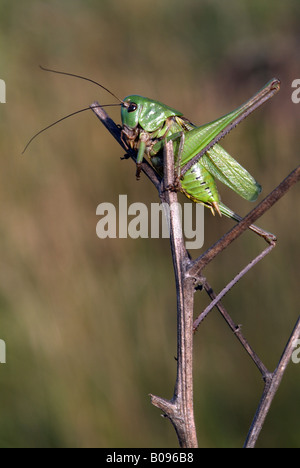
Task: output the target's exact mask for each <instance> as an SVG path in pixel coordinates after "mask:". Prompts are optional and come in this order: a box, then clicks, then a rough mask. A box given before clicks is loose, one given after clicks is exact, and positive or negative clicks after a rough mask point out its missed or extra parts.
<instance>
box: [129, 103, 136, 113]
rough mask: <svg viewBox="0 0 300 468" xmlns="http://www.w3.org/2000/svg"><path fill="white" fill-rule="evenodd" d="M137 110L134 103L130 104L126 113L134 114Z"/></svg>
mask: <svg viewBox="0 0 300 468" xmlns="http://www.w3.org/2000/svg"><path fill="white" fill-rule="evenodd" d="M136 110H137V104H136V103H135V102H131V103H130V104H129V106H128V108H127V111H128V112H134V111H136Z"/></svg>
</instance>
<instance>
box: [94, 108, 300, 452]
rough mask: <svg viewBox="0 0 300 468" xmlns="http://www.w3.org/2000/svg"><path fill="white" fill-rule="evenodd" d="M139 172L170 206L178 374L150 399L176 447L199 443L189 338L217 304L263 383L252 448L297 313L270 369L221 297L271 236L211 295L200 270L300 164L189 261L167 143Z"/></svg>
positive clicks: (278, 194)
mask: <svg viewBox="0 0 300 468" xmlns="http://www.w3.org/2000/svg"><path fill="white" fill-rule="evenodd" d="M91 109H92V111H93V112H94V113H95V114H96V116H97V117H98V118H99V119H100V121H101V122H102V123H103V125H104V126H105V127H106V128H107V129H108V130H109V132H110V133H111V134H112V135H113V136H114V138H115V139H116V140H117V141H118V143H119V144H120V145H121V147H122V148H123V149H125V150H126V151H127V153H128V155H129V157H131V158H132V159H133V160H134V161H135V158H136V155H135V152H134V151H131V150H128V149H127V148H125V145H124V142H123V141H122V138H121V130H120V128H119V127H118V126H117V125H116V124H115V123H114V122H113V121H112V120H111V119H110V117H109V116H108V115H107V114H106V112H105V111H104V109H103V108H101V107H100V104H99V103H98V102H94V103H93V104H92V105H91ZM141 170H142V171H143V172H144V173H145V174H146V176H147V177H148V178H149V179H150V180H151V182H152V183H153V184H154V186H155V187H156V188H157V190H158V193H159V197H160V199H161V201H162V202H164V203H167V204H169V206H170V243H171V252H172V259H173V267H174V273H175V282H176V292H177V377H176V383H175V388H174V394H173V397H172V399H171V400H167V399H164V398H162V397H159V396H155V395H150V397H151V402H152V404H153V405H154V406H156V407H158V408H159V409H160V410H161V411H163V413H164V416H166V417H167V418H168V419H170V421H171V423H172V424H173V426H174V428H175V431H176V434H177V437H178V441H179V445H180V447H182V448H196V447H198V442H197V436H196V427H195V421H194V410H193V337H194V333H195V331H196V330H197V328H198V327H199V325H200V323H201V322H202V321H203V320H204V318H205V317H206V316H207V315H208V313H209V312H210V311H211V310H212V309H213V308H214V307H216V308H217V309H218V311H219V312H220V313H221V315H222V316H223V318H224V319H225V321H226V322H227V324H228V326H229V327H230V328H231V330H232V331H233V333H234V336H236V338H237V339H238V340H239V341H240V343H241V344H242V346H243V347H244V349H245V350H246V352H247V353H248V354H249V356H250V357H251V359H252V360H253V362H254V363H255V365H256V366H257V368H258V370H259V371H260V373H261V375H262V378H263V380H264V382H265V386H264V391H263V394H262V397H261V400H260V403H259V405H258V409H257V412H256V414H255V416H254V419H253V422H252V424H251V427H250V430H249V433H248V435H247V438H246V441H245V445H244V446H245V447H254V446H255V444H256V441H257V438H258V436H259V433H260V431H261V428H262V426H263V423H264V421H265V418H266V416H267V414H268V411H269V409H270V405H271V402H272V400H273V398H274V396H275V393H276V391H277V389H278V387H279V384H280V382H281V379H282V377H283V374H284V372H285V370H286V367H287V365H288V362H289V361H290V359H291V355H292V352H293V349H294V342H295V340H297V339H298V338H299V337H300V317H299V318H298V320H297V323H296V325H295V328H294V330H293V332H292V334H291V336H290V338H289V340H288V343H287V345H286V348H285V350H284V352H283V354H282V356H281V358H280V360H279V363H278V366H277V367H276V369H275V370H274V372H270V371H269V370H268V369H267V368H266V366H265V365H264V363H263V362H262V361H261V359H260V358H259V357H258V356H257V354H256V353H255V351H254V350H253V349H252V347H251V346H250V344H249V343H248V342H247V340H246V338H245V337H244V336H243V334H242V332H241V327H240V326H239V325H236V324H235V323H234V321H233V320H232V319H231V317H230V315H229V313H228V312H227V311H226V309H225V307H224V306H223V304H222V302H221V299H222V298H223V297H224V296H225V294H226V293H227V292H228V291H229V290H230V289H231V288H232V287H233V285H234V284H236V282H237V281H238V280H239V279H240V278H241V277H242V276H244V275H245V274H246V273H247V272H248V271H249V270H250V269H251V268H252V267H253V266H254V265H256V264H257V263H258V262H259V261H260V260H262V259H263V258H264V257H265V256H266V255H267V254H268V253H269V252H270V251H271V250H272V249H273V248H274V247H275V245H276V238H275V237H274V238H272V237H269V238H266V241H267V242H268V246H267V247H266V248H265V249H264V250H263V251H262V252H261V254H259V255H258V256H257V257H256V258H255V259H254V260H253V261H252V262H250V263H249V264H248V265H247V266H246V267H245V268H243V269H242V270H241V272H240V273H239V274H238V275H236V277H235V278H234V279H233V280H232V281H231V282H230V283H229V284H228V285H227V286H226V287H225V288H224V289H223V290H222V291H221V292H220V293H219V294H215V293H214V291H213V289H212V287H211V285H210V284H209V283H208V281H207V280H206V279H205V278H204V276H203V270H204V268H205V267H206V266H207V265H208V264H209V263H210V262H211V261H212V260H213V259H214V258H215V257H216V256H217V255H218V254H219V253H220V252H222V251H223V250H224V249H225V248H226V247H227V246H228V245H230V244H231V243H232V242H233V241H234V240H235V239H237V237H239V236H240V235H241V234H242V233H243V232H244V231H245V230H246V229H248V227H249V226H250V225H251V224H253V223H254V222H255V221H256V220H257V219H258V218H259V217H260V216H262V215H263V214H264V213H265V212H266V211H267V210H269V209H270V208H271V207H272V206H273V205H274V204H275V203H276V202H277V201H278V200H280V199H281V198H282V197H283V196H284V195H285V194H286V193H287V192H288V190H290V188H291V187H292V186H293V185H294V184H296V183H297V182H298V181H299V180H300V166H298V167H297V168H296V169H295V170H294V171H292V172H291V173H290V174H289V175H288V176H287V177H286V178H285V179H284V180H283V181H282V182H281V183H280V184H279V185H278V187H276V188H275V189H274V190H273V191H272V192H271V193H270V194H269V195H268V196H267V197H266V198H265V199H264V200H263V201H262V202H261V203H260V204H259V205H257V206H256V207H255V208H254V209H253V210H252V211H251V212H250V213H249V214H248V215H247V216H245V217H244V218H243V219H242V220H241V221H240V222H239V223H238V224H236V225H235V226H234V227H233V228H232V229H231V230H230V231H229V232H228V233H227V234H225V235H224V236H223V237H222V238H221V239H219V240H218V241H217V242H216V243H215V244H214V245H213V246H211V247H210V248H209V249H208V250H207V251H206V252H204V253H203V254H202V255H200V256H199V257H198V258H197V259H196V260H194V261H192V260H191V259H190V256H189V253H188V252H187V250H186V248H185V245H184V239H183V234H182V227H181V219H180V216H179V214H178V212H177V210H176V209H172V205H173V204H177V203H178V201H177V192H176V190H175V191H174V190H171V189H170V188H171V187H174V175H175V172H176V171H175V169H174V155H173V146H172V142H168V143H167V142H165V145H164V178H163V179H162V178H161V177H160V176H159V175H158V174H157V173H156V172H155V171H154V169H153V167H152V166H151V165H150V164H149V163H148V162H147V161H145V160H144V161H143V162H142V164H141ZM174 206H175V205H174ZM199 284H201V285H202V289H204V290H205V291H206V292H207V294H208V295H209V297H210V298H211V301H212V302H211V303H210V304H209V306H208V307H207V308H206V309H205V310H204V311H202V313H201V314H200V315H199V316H198V317H197V319H196V320H195V321H194V318H193V309H194V293H195V290H196V289H197V285H199Z"/></svg>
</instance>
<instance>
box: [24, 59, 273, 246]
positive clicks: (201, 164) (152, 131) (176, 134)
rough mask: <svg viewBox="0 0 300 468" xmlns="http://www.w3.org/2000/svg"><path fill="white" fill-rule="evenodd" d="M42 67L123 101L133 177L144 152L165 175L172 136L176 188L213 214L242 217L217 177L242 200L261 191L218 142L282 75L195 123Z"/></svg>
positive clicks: (264, 98)
mask: <svg viewBox="0 0 300 468" xmlns="http://www.w3.org/2000/svg"><path fill="white" fill-rule="evenodd" d="M41 68H42V69H43V70H46V71H51V72H54V73H59V74H63V75H69V76H75V77H77V78H81V79H84V80H86V81H90V82H92V83H94V84H97V85H98V86H100V87H101V88H103V89H105V90H106V91H108V92H109V93H110V94H111V95H112V96H113V97H115V98H116V99H118V100H119V101H120V104H109V105H121V120H122V130H121V135H122V140H123V142H124V144H125V146H126V147H127V148H128V149H129V148H131V149H133V150H135V151H136V153H137V157H136V165H137V170H136V177H137V179H139V178H140V172H141V163H142V161H143V158H144V156H146V157H149V158H150V161H151V163H152V165H153V167H154V169H155V170H156V171H157V172H158V173H159V174H160V175H163V174H162V173H163V146H164V143H165V140H166V139H167V140H172V142H173V148H174V155H175V156H174V157H175V166H176V168H177V171H176V172H177V173H176V174H175V177H174V180H175V182H176V186H177V188H178V190H180V191H181V192H182V193H184V194H185V195H186V196H187V197H188V198H190V199H191V200H193V201H194V202H196V203H201V204H203V205H204V206H206V207H208V208H210V210H211V212H212V213H213V214H215V212H217V213H218V214H219V215H220V216H221V215H222V214H223V215H225V216H227V217H229V218H232V219H233V220H235V221H240V220H241V219H242V218H241V217H240V216H239V215H237V214H236V213H234V212H233V211H232V210H231V209H230V208H228V207H227V206H226V205H224V204H223V203H222V202H221V200H220V196H219V193H218V190H217V186H216V181H215V179H218V180H219V181H221V182H222V183H224V184H226V185H227V186H228V187H230V188H231V189H232V190H233V191H235V192H236V193H237V194H238V195H240V196H241V197H243V198H245V199H246V200H249V201H255V200H256V199H257V197H258V195H259V194H260V192H261V186H260V185H259V183H258V182H256V180H255V179H254V178H253V177H252V176H251V174H249V172H248V171H247V170H246V169H245V168H243V167H242V166H241V165H240V164H239V163H238V162H237V161H236V160H235V159H234V158H232V156H230V155H229V154H228V153H227V151H225V149H224V148H222V146H220V145H219V144H218V142H219V140H220V139H221V138H223V137H224V136H225V135H226V134H227V133H229V132H230V131H231V130H232V129H233V128H234V127H235V126H236V125H237V124H238V123H240V122H241V121H242V120H243V119H245V118H246V117H247V116H248V115H249V114H250V113H252V112H253V111H254V110H255V109H256V108H257V107H259V106H261V105H262V104H263V103H264V102H266V101H267V100H268V99H270V98H271V97H272V96H273V95H274V94H276V93H277V92H278V91H279V89H280V81H279V80H278V79H276V78H273V79H272V80H270V81H269V82H268V83H267V84H266V85H265V86H264V87H263V88H262V89H261V90H260V91H259V92H258V93H256V94H255V95H254V96H253V97H252V98H251V99H250V100H248V101H247V102H246V103H245V104H243V105H242V106H240V107H238V108H237V109H235V110H234V111H232V112H230V113H229V114H226V115H224V116H223V117H221V118H219V119H217V120H214V121H213V122H210V123H208V124H205V125H202V126H200V127H197V126H196V125H194V124H193V123H191V122H190V121H189V120H188V119H187V118H185V117H184V116H183V114H182V112H179V111H177V110H175V109H173V108H172V107H169V106H167V105H165V104H163V103H161V102H159V101H155V100H152V99H149V98H146V97H142V96H138V95H130V96H127V97H126V98H125V99H124V100H121V99H119V98H117V97H116V96H115V94H113V93H112V92H111V91H110V90H108V89H107V88H105V87H104V86H102V85H101V84H99V83H97V82H96V81H94V80H91V79H89V78H85V77H82V76H79V75H74V74H71V73H65V72H59V71H56V70H49V69H46V68H43V67H41ZM102 107H104V106H102ZM88 109H90V108H89V107H88V108H85V109H81V110H79V111H77V112H74V113H72V114H70V115H68V116H66V117H63V118H62V119H59V120H58V121H56V122H54V123H53V124H51V125H49V126H48V127H46V128H44V129H43V130H41V131H40V132H38V133H37V134H36V135H35V136H34V137H33V138H31V140H30V141H29V143H28V144H27V145H26V147H25V149H24V151H23V152H25V150H26V149H27V147H28V146H29V144H30V143H31V142H32V140H33V139H34V138H36V137H37V136H38V135H39V134H40V133H42V132H44V131H45V130H47V129H48V128H50V127H52V126H53V125H55V124H56V123H58V122H61V121H62V120H64V119H66V118H68V117H70V116H71V115H75V114H78V113H80V112H83V111H85V110H88ZM249 229H251V230H252V231H254V232H256V233H257V234H258V235H260V236H262V237H264V238H265V239H266V240H274V239H275V236H273V234H270V233H268V232H266V231H264V230H262V229H260V228H258V227H257V226H254V225H251V226H250V227H249Z"/></svg>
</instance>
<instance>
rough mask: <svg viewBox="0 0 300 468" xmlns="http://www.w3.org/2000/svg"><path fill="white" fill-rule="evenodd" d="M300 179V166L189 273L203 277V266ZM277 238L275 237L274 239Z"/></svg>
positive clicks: (207, 252) (192, 266) (198, 261)
mask: <svg viewBox="0 0 300 468" xmlns="http://www.w3.org/2000/svg"><path fill="white" fill-rule="evenodd" d="M299 180H300V166H298V167H297V168H296V169H294V170H293V171H292V172H291V173H290V174H289V175H288V176H287V177H286V178H285V179H284V180H283V181H282V182H281V183H280V184H279V185H278V186H277V187H276V188H275V189H274V190H273V191H272V192H271V193H270V194H269V195H268V196H267V197H266V198H265V199H264V200H263V201H262V202H261V203H259V205H257V206H256V207H255V208H254V209H253V210H252V211H250V213H248V215H247V216H245V217H244V218H243V219H242V221H240V222H239V223H238V224H237V225H236V226H234V227H233V228H232V229H231V230H230V231H229V232H228V233H227V234H225V235H224V236H223V237H222V238H221V239H219V240H218V241H217V242H216V243H215V244H214V245H213V246H212V247H210V248H209V249H208V250H207V251H206V252H205V253H204V254H203V255H200V257H198V258H197V259H196V260H195V261H194V262H192V264H191V267H190V269H189V273H190V274H191V275H192V276H194V277H197V276H199V277H201V276H202V270H203V268H204V267H205V266H206V265H208V263H210V262H211V261H212V260H213V259H214V258H215V257H216V256H217V255H218V254H219V253H220V252H222V251H223V250H224V249H225V248H226V247H228V245H230V244H231V243H232V242H233V241H234V240H235V239H237V238H238V237H239V236H240V235H241V234H242V233H243V232H244V231H245V230H246V229H248V227H249V226H250V225H251V224H253V223H254V222H255V221H256V220H257V219H258V218H260V217H261V216H262V215H263V214H264V213H265V212H266V211H268V210H269V209H270V208H271V207H272V206H273V205H274V204H275V203H276V202H277V201H278V200H280V198H282V197H283V196H284V195H285V194H286V192H287V191H288V190H289V189H290V188H291V187H292V186H293V185H294V184H295V183H296V182H298V181H299ZM275 240H276V238H275V237H274V241H275Z"/></svg>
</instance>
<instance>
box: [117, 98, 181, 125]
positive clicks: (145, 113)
mask: <svg viewBox="0 0 300 468" xmlns="http://www.w3.org/2000/svg"><path fill="white" fill-rule="evenodd" d="M181 115H182V113H181V112H179V111H177V110H175V109H172V108H171V107H169V106H166V105H165V104H162V103H161V102H159V101H154V100H151V99H149V98H146V97H142V96H138V95H134V94H133V95H131V96H127V97H126V98H125V99H123V102H122V107H121V119H122V124H123V127H127V128H128V129H130V130H133V129H135V128H137V126H138V125H140V127H142V128H143V130H145V131H146V132H154V131H155V130H158V129H159V128H160V127H161V126H162V125H163V124H164V122H165V121H166V119H167V118H168V117H171V116H181Z"/></svg>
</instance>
